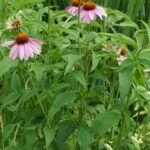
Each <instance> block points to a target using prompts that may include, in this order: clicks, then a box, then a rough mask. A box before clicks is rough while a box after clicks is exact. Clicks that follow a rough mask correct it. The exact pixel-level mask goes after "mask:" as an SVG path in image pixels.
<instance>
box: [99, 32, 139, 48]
mask: <svg viewBox="0 0 150 150" xmlns="http://www.w3.org/2000/svg"><path fill="white" fill-rule="evenodd" d="M99 34H100V35H105V36H109V37H112V38H114V39H116V40H118V41H120V42H122V43H126V44H129V45H132V46H133V47H135V48H137V44H136V42H135V41H134V40H132V39H131V38H130V37H127V36H125V35H123V34H121V33H115V34H111V33H99Z"/></svg>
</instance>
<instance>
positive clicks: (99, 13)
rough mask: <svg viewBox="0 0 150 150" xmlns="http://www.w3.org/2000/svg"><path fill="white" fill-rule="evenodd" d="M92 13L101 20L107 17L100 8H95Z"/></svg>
mask: <svg viewBox="0 0 150 150" xmlns="http://www.w3.org/2000/svg"><path fill="white" fill-rule="evenodd" d="M94 12H95V13H96V14H97V15H98V16H99V17H100V18H101V19H103V18H102V16H104V17H107V13H106V12H105V10H104V8H102V7H99V6H97V7H96V8H95V9H94Z"/></svg>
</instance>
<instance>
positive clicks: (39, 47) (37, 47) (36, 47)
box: [28, 41, 41, 50]
mask: <svg viewBox="0 0 150 150" xmlns="http://www.w3.org/2000/svg"><path fill="white" fill-rule="evenodd" d="M28 43H30V44H31V45H32V46H34V47H35V49H39V50H41V46H40V45H39V44H37V43H36V42H34V41H29V42H28Z"/></svg>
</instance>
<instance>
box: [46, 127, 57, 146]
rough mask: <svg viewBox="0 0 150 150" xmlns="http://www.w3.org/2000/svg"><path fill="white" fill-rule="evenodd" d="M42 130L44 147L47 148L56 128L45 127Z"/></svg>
mask: <svg viewBox="0 0 150 150" xmlns="http://www.w3.org/2000/svg"><path fill="white" fill-rule="evenodd" d="M43 132H44V136H45V141H46V148H48V147H49V145H50V144H51V142H52V141H53V139H54V137H55V132H56V130H55V129H52V128H48V127H46V128H44V129H43Z"/></svg>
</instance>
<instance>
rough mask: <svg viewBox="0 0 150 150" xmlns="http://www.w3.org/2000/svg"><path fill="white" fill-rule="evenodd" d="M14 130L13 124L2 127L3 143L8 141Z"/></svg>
mask: <svg viewBox="0 0 150 150" xmlns="http://www.w3.org/2000/svg"><path fill="white" fill-rule="evenodd" d="M14 128H15V125H14V124H6V125H5V126H4V131H3V134H2V136H3V142H5V141H6V140H8V138H9V136H10V135H11V134H12V132H13V130H14Z"/></svg>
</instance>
